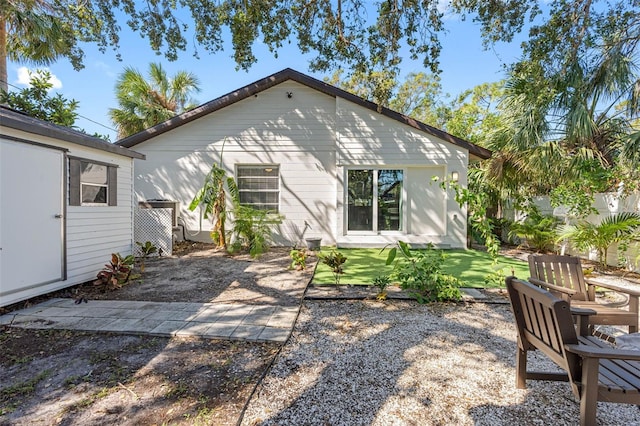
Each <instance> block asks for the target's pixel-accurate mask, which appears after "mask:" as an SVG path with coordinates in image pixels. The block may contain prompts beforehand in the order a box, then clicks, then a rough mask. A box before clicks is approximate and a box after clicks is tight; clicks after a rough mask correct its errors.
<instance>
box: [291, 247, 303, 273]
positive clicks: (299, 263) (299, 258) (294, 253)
mask: <svg viewBox="0 0 640 426" xmlns="http://www.w3.org/2000/svg"><path fill="white" fill-rule="evenodd" d="M307 256H308V254H307V250H305V249H300V250H296V249H294V250H291V252H290V253H289V257H291V269H295V270H296V271H302V270H304V269H305V268H306V267H307Z"/></svg>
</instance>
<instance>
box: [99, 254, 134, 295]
mask: <svg viewBox="0 0 640 426" xmlns="http://www.w3.org/2000/svg"><path fill="white" fill-rule="evenodd" d="M134 261H135V258H134V257H133V255H131V254H130V255H128V256H125V257H122V256H121V255H120V253H113V254H111V262H109V263H107V264H106V265H104V268H103V269H102V271H100V272H98V275H97V277H98V279H97V280H95V281H94V282H93V283H94V284H95V285H101V286H104V288H105V290H113V289H116V288H119V287H121V286H122V284H124V283H126V282H128V281H129V278H130V277H131V270H132V269H133V263H134Z"/></svg>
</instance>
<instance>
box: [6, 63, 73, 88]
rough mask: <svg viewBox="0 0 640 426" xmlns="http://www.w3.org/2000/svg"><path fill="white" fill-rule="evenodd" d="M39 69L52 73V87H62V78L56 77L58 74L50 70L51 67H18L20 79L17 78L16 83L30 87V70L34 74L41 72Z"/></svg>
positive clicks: (50, 79)
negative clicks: (33, 68)
mask: <svg viewBox="0 0 640 426" xmlns="http://www.w3.org/2000/svg"><path fill="white" fill-rule="evenodd" d="M38 71H48V72H49V74H50V75H51V78H49V83H51V84H52V85H53V87H52V88H51V89H62V81H60V79H59V78H58V77H56V75H55V74H53V73H52V72H51V70H49V68H41V69H40V70H30V69H29V68H27V67H20V68H18V79H17V80H16V83H18V84H20V85H22V86H27V87H29V80H30V78H31V77H30V75H29V72H31V73H32V74H39V73H38Z"/></svg>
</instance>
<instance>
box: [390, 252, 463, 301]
mask: <svg viewBox="0 0 640 426" xmlns="http://www.w3.org/2000/svg"><path fill="white" fill-rule="evenodd" d="M398 248H399V249H400V253H401V254H402V256H403V259H402V260H399V261H397V262H396V264H395V267H394V270H393V275H394V276H395V277H396V278H397V279H398V281H399V282H400V287H402V288H403V289H405V290H408V292H409V295H410V296H411V297H413V298H415V299H416V300H417V301H418V302H419V303H429V302H443V301H449V300H453V301H457V300H460V298H461V297H462V294H461V293H460V288H459V287H460V281H459V280H458V279H457V278H456V277H454V276H453V275H449V274H445V273H444V272H442V265H443V263H444V261H445V259H446V256H445V254H444V253H443V252H442V250H434V248H433V245H432V244H428V246H427V249H426V250H424V251H415V252H412V251H411V248H410V246H409V244H407V243H405V242H403V241H398ZM397 253H398V250H397V248H396V247H394V248H392V249H391V250H390V251H389V255H388V256H387V265H391V264H392V263H393V262H394V260H395V258H396V256H397Z"/></svg>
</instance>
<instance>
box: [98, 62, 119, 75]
mask: <svg viewBox="0 0 640 426" xmlns="http://www.w3.org/2000/svg"><path fill="white" fill-rule="evenodd" d="M94 66H95V67H96V68H97V69H98V70H100V71H102V72H104V73H105V75H106V76H107V77H109V78H115V77H116V73H115V72H114V71H113V69H112V68H111V66H109V65H108V64H106V63H104V62H102V61H96V62H95V63H94Z"/></svg>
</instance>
